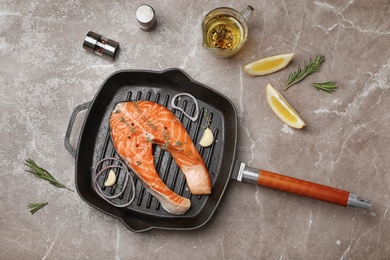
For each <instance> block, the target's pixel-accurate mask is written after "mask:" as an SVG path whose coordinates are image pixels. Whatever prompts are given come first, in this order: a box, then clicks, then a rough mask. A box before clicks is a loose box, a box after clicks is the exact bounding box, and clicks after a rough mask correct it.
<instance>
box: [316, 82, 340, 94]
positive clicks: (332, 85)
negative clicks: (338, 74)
mask: <svg viewBox="0 0 390 260" xmlns="http://www.w3.org/2000/svg"><path fill="white" fill-rule="evenodd" d="M311 85H312V86H313V87H315V88H316V89H318V90H322V91H325V92H328V93H333V92H335V91H336V89H337V88H338V86H337V83H336V82H333V81H328V82H323V83H311Z"/></svg>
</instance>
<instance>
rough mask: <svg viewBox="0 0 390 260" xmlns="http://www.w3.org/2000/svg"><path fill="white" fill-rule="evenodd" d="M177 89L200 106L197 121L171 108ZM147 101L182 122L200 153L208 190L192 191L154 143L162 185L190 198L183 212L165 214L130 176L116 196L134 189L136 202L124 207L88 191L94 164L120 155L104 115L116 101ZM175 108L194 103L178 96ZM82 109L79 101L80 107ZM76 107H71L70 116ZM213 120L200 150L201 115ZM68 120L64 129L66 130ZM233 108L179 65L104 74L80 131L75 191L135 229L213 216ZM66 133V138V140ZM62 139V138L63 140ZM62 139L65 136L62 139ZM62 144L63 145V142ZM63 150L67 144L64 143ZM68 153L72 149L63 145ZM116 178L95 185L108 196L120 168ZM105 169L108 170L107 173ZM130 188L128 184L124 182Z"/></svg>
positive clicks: (224, 175) (226, 175)
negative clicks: (207, 140) (208, 180)
mask: <svg viewBox="0 0 390 260" xmlns="http://www.w3.org/2000/svg"><path fill="white" fill-rule="evenodd" d="M179 93H189V94H191V95H193V96H194V97H195V98H196V100H197V102H198V105H199V117H198V120H197V121H195V122H193V121H191V120H190V119H188V118H187V117H186V116H185V115H184V113H182V112H181V111H178V110H176V109H172V107H171V99H172V98H173V96H175V95H176V94H179ZM138 100H149V101H153V102H156V103H159V104H162V105H164V106H166V107H167V108H168V109H170V110H171V111H172V112H173V113H174V114H175V115H176V117H177V118H178V119H179V120H180V121H181V122H182V124H183V125H184V127H185V128H186V130H187V132H188V133H189V135H190V136H191V138H192V140H193V142H194V144H195V145H196V146H197V148H198V151H199V153H200V154H201V156H202V157H203V160H204V162H205V164H206V167H207V168H208V170H209V174H210V178H211V183H212V194H211V195H207V196H205V195H203V196H195V195H192V194H191V193H190V192H189V190H188V187H187V185H186V181H185V178H184V175H183V174H182V172H181V170H180V169H179V167H178V166H177V164H176V162H175V161H174V160H173V158H172V156H171V155H170V153H169V152H167V151H165V150H163V149H161V148H160V147H159V146H156V145H155V146H153V148H154V149H153V150H154V163H155V166H156V169H157V172H158V173H159V175H160V177H161V179H162V180H163V181H164V182H165V183H166V184H167V186H168V187H169V188H170V189H172V190H173V191H175V192H176V193H178V194H180V195H181V196H184V197H187V198H189V199H190V200H191V208H190V209H189V210H188V212H187V213H186V214H184V215H180V216H178V215H173V214H170V213H168V212H166V211H165V210H164V209H163V208H162V207H161V205H160V203H159V202H158V200H157V199H155V198H154V197H153V196H152V195H151V194H150V193H149V192H147V191H146V190H145V189H144V187H143V186H142V183H141V182H140V181H139V180H138V179H137V178H134V180H135V191H133V190H132V189H130V188H128V189H126V192H125V193H124V194H123V195H122V196H121V197H119V198H117V199H116V200H115V202H116V203H119V204H124V203H126V202H128V201H129V199H130V198H131V196H132V195H133V194H132V193H133V192H135V200H134V201H133V203H132V204H131V205H130V206H128V207H126V208H118V207H114V206H112V205H110V204H109V203H107V202H105V201H104V200H103V199H101V198H100V197H99V196H98V195H97V194H96V192H95V191H94V189H93V185H94V184H93V177H94V176H93V172H94V171H95V170H96V169H95V165H96V164H97V163H98V162H99V161H100V160H102V159H104V158H109V157H115V158H118V159H119V156H118V155H117V154H116V152H115V149H114V148H113V144H112V141H111V137H110V129H109V117H110V114H111V112H112V110H113V108H114V107H115V105H116V104H117V103H118V102H122V101H138ZM176 106H178V107H180V108H182V109H183V110H184V111H185V112H186V113H187V114H189V115H194V113H195V105H194V102H193V101H192V99H191V98H189V97H187V96H180V97H179V98H177V99H176ZM85 107H87V106H86V105H84V108H85ZM78 112H79V111H77V109H75V111H74V115H72V118H71V121H72V119H73V120H74V117H75V114H77V113H78ZM207 115H208V116H209V118H210V119H211V120H212V123H211V129H212V131H213V133H214V137H215V142H214V143H213V144H212V146H211V147H207V148H203V147H201V146H200V145H199V144H198V142H199V140H200V138H201V137H202V134H203V131H204V127H205V126H206V125H207V119H206V116H207ZM72 124H73V123H72V122H70V124H69V127H68V132H70V131H71V128H72V127H73V126H72ZM236 124H237V122H236V111H235V109H234V106H233V105H232V104H231V102H230V101H229V100H228V99H227V98H225V97H224V96H222V95H221V94H219V93H217V92H215V91H214V90H212V89H210V88H208V87H207V86H205V85H202V84H200V83H198V82H195V81H193V80H192V79H190V77H189V76H187V75H186V74H185V73H184V72H183V71H181V70H178V69H171V70H166V71H163V72H152V71H135V70H126V71H119V72H116V73H114V74H112V75H111V76H109V77H108V78H107V79H106V81H105V82H104V83H103V84H102V86H101V87H100V90H99V91H98V92H97V94H96V96H95V98H94V100H93V101H92V102H91V103H90V105H89V108H88V111H87V114H86V116H85V119H84V123H83V126H82V129H81V132H80V136H79V142H78V145H77V149H76V152H75V154H74V156H75V159H76V166H75V171H76V189H77V191H78V193H79V195H80V196H81V198H82V199H83V200H85V201H86V202H87V203H88V204H90V205H91V206H93V207H95V208H97V209H99V210H101V211H103V212H105V213H107V214H109V215H111V216H114V217H116V218H118V219H120V220H121V221H122V222H123V223H124V224H125V225H126V226H127V227H128V228H129V229H130V230H132V231H135V232H140V231H145V230H148V229H151V228H159V229H181V230H182V229H194V228H197V227H200V226H202V225H203V224H205V223H206V222H207V221H208V220H209V219H210V217H211V216H212V214H213V212H214V211H215V208H216V207H217V205H218V203H219V201H220V199H221V197H222V195H223V192H224V190H225V188H226V186H227V183H228V181H229V179H230V173H231V170H232V169H231V167H232V162H233V161H234V156H235V143H236V128H237V126H236ZM69 135H70V134H69V133H67V138H69ZM67 138H66V139H67ZM65 141H66V142H67V140H65ZM66 146H67V145H66ZM67 148H68V146H67ZM68 150H69V152H71V153H72V151H71V150H72V149H71V148H70V149H68ZM109 164H114V165H118V163H117V162H115V161H106V162H104V163H103V164H101V165H100V167H98V169H97V170H98V171H99V170H100V169H101V168H102V167H104V166H106V165H109ZM114 171H115V172H116V174H117V176H118V182H117V185H115V186H113V187H108V188H105V187H104V185H103V183H104V181H105V178H106V174H105V173H104V174H102V175H101V176H100V178H99V179H98V183H99V185H100V187H101V188H102V190H103V191H104V193H106V194H107V195H112V194H114V193H115V189H120V188H121V187H122V186H123V180H124V172H123V171H122V170H118V169H114ZM107 172H108V171H107ZM129 186H130V185H129Z"/></svg>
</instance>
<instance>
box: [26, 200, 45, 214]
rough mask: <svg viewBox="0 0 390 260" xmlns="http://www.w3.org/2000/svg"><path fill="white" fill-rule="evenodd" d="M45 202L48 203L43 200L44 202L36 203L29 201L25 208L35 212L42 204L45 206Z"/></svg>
mask: <svg viewBox="0 0 390 260" xmlns="http://www.w3.org/2000/svg"><path fill="white" fill-rule="evenodd" d="M47 204H49V203H48V202H46V201H44V202H38V203H29V204H28V205H27V208H28V210H30V213H31V214H34V213H35V212H37V211H38V210H40V209H41V208H43V207H44V206H46V205H47Z"/></svg>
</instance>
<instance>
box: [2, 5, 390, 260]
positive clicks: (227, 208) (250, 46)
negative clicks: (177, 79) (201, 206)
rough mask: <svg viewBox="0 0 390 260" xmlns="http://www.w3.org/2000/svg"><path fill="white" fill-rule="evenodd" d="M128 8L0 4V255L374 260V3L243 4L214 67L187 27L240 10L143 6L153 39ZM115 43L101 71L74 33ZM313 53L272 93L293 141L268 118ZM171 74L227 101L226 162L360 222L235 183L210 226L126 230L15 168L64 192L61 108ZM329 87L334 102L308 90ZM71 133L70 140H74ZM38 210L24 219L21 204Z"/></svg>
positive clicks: (389, 99) (385, 44)
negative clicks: (355, 203) (231, 116)
mask: <svg viewBox="0 0 390 260" xmlns="http://www.w3.org/2000/svg"><path fill="white" fill-rule="evenodd" d="M140 3H141V2H139V1H106V0H102V1H81V0H65V1H60V0H53V1H43V0H33V1H29V2H26V1H11V0H3V1H1V2H0V24H1V26H0V55H1V59H0V88H1V92H0V109H1V111H2V113H1V125H0V133H1V137H2V141H1V151H0V160H1V165H0V167H1V168H0V169H1V173H0V177H1V182H0V196H1V198H2V202H1V204H0V209H1V212H2V213H1V217H0V220H1V221H0V233H1V235H0V258H1V259H130V258H131V259H168V258H170V259H211V258H215V259H389V256H390V245H389V241H390V232H389V230H390V213H389V212H388V210H389V207H390V197H389V193H390V176H389V172H388V171H389V170H388V169H389V168H390V160H389V159H388V157H389V151H390V150H389V147H390V135H389V132H388V129H389V128H390V119H389V115H388V113H387V109H389V108H390V91H389V86H390V83H389V78H390V56H389V42H390V22H389V17H390V5H389V2H388V1H387V0H376V1H362V0H355V1H353V0H351V1H333V0H329V1H314V2H312V1H252V2H251V3H249V2H248V4H251V5H253V7H254V8H255V12H254V15H253V17H252V18H251V20H250V25H249V38H248V41H247V43H246V45H245V47H244V48H243V49H242V50H241V51H240V52H239V53H238V54H237V55H236V56H234V57H232V58H230V59H217V58H214V57H212V56H211V55H210V54H209V53H208V52H207V51H205V50H204V49H203V48H202V47H201V33H200V21H201V19H202V16H203V15H204V14H205V13H207V12H208V11H209V10H211V9H213V8H215V7H218V6H230V7H233V8H237V9H243V8H244V7H245V5H246V4H247V3H244V2H242V1H236V2H234V1H230V2H227V3H226V2H223V1H205V0H202V1H193V2H189V1H151V2H149V3H150V4H152V5H153V6H154V8H155V10H156V13H157V18H158V26H157V28H156V29H155V30H154V31H152V32H149V33H146V32H144V31H141V30H140V29H139V28H138V26H137V24H136V22H135V10H136V8H137V6H138V5H139V4H140ZM90 30H92V31H95V32H97V33H101V34H103V35H105V36H107V37H109V38H111V39H114V40H117V41H118V42H120V44H121V47H122V49H121V52H120V53H119V56H118V59H117V61H115V62H109V61H106V60H104V59H102V58H99V57H97V56H95V55H92V54H90V53H87V52H86V51H85V50H84V49H83V48H82V47H81V46H82V42H83V39H84V37H85V35H86V33H87V32H88V31H90ZM289 52H295V53H296V56H295V57H294V59H293V61H292V63H291V64H290V65H289V66H288V67H287V68H286V69H284V70H282V71H280V72H278V73H275V74H272V75H269V76H265V77H257V78H254V77H250V76H248V75H246V74H245V73H244V72H243V66H244V65H245V64H247V63H249V62H252V61H254V60H257V59H259V58H261V57H267V56H273V55H276V54H281V53H289ZM316 53H322V54H324V55H325V57H326V61H325V63H324V64H323V66H322V68H321V71H320V72H319V73H317V74H314V75H313V76H311V77H310V78H308V79H306V80H305V81H303V82H301V83H300V84H299V85H295V86H293V87H291V88H290V89H289V90H287V91H284V92H282V94H283V95H284V96H285V98H286V99H287V100H288V101H289V102H290V103H291V105H292V106H294V107H295V108H296V110H297V111H298V112H299V114H300V115H301V117H302V118H303V119H304V120H305V122H306V124H307V127H306V128H305V129H303V130H293V129H290V128H289V127H287V126H286V125H284V124H283V123H281V121H279V119H277V118H276V116H275V115H274V114H273V112H272V111H271V110H270V108H269V107H268V105H267V103H266V100H265V86H266V84H267V83H271V84H272V85H273V86H274V87H275V88H276V89H279V90H281V89H282V88H283V85H284V84H285V82H286V80H287V77H288V75H289V73H291V72H293V71H295V70H296V68H297V67H298V65H299V64H302V63H304V62H306V61H308V60H309V59H310V58H313V57H314V56H315V54H316ZM172 67H178V68H181V69H183V70H185V71H186V72H187V73H188V74H189V75H190V76H191V77H192V78H193V79H195V80H197V81H199V82H202V83H204V84H206V85H208V86H210V87H211V88H214V89H216V90H218V91H220V92H222V93H223V94H225V95H226V96H228V97H229V98H230V99H231V100H232V102H233V103H234V104H235V106H236V108H237V111H238V115H239V133H238V136H239V138H238V153H237V157H238V159H240V160H242V161H243V162H246V163H247V164H248V165H250V166H252V167H256V168H262V169H266V170H270V171H275V172H279V173H283V174H286V175H290V176H294V177H297V178H301V179H306V180H309V181H313V182H318V183H322V184H325V185H329V186H334V187H339V188H342V189H346V190H349V191H352V192H355V193H357V194H359V195H361V196H364V197H368V198H370V199H371V201H372V204H373V207H372V211H371V212H369V211H364V210H359V209H351V208H348V209H345V208H342V207H338V206H334V205H330V204H326V203H322V202H318V201H314V200H310V199H305V198H301V197H297V196H293V195H290V194H286V193H283V192H279V191H273V190H270V189H266V188H259V187H256V186H254V185H251V184H243V183H235V182H232V183H231V185H229V187H228V190H227V192H226V193H225V195H224V198H223V200H222V203H221V204H220V206H219V207H218V209H217V211H216V212H215V214H214V215H213V218H212V219H211V220H210V222H208V223H207V224H206V225H205V226H203V227H202V228H199V229H196V230H192V231H180V232H178V231H164V230H152V231H149V232H145V233H141V234H138V233H133V232H131V231H129V230H128V229H127V228H126V227H125V226H124V225H122V223H121V222H120V221H118V220H116V219H114V218H112V217H110V216H107V215H105V214H103V213H101V212H99V211H97V210H95V209H93V208H92V207H90V206H88V205H87V204H86V203H85V202H84V201H82V199H81V198H80V197H79V196H78V194H77V193H76V192H69V191H66V190H61V189H56V188H54V187H52V186H50V185H49V184H47V183H45V182H43V181H41V180H38V179H36V178H34V177H33V176H31V175H29V174H27V173H25V172H24V169H25V167H24V165H23V163H24V161H25V160H26V159H27V158H32V159H34V160H35V161H36V162H37V163H38V164H40V165H41V166H43V167H44V168H46V169H47V170H49V171H50V172H52V173H53V175H55V176H56V177H57V178H58V179H60V180H61V181H63V182H64V183H65V184H66V185H68V186H71V187H74V171H75V168H74V165H75V163H74V159H73V158H72V157H71V156H70V155H69V153H68V152H67V151H66V150H65V148H64V145H63V140H64V136H65V131H66V127H67V124H68V120H69V117H70V114H71V112H72V111H73V109H74V108H75V107H76V106H77V105H79V104H81V103H84V102H86V101H90V100H91V99H92V98H93V97H94V95H95V93H96V91H97V90H98V88H99V86H100V84H101V83H102V82H103V81H104V79H105V78H106V77H108V76H109V75H110V74H111V73H113V72H115V71H117V70H121V69H148V70H164V69H168V68H172ZM328 80H333V81H337V82H338V84H339V90H337V92H336V93H334V94H327V93H321V92H318V91H316V90H315V89H313V88H312V87H310V85H309V84H310V83H311V82H318V81H320V82H321V81H328ZM81 121H82V119H80V122H79V123H78V124H76V126H75V128H76V130H75V132H76V133H74V134H73V140H74V141H73V142H74V143H76V140H77V129H80V128H81ZM42 200H47V201H48V202H49V205H48V206H46V207H45V208H43V209H41V210H40V211H38V212H37V213H36V214H34V215H30V213H29V212H28V210H27V208H26V206H27V204H28V203H29V202H35V201H42Z"/></svg>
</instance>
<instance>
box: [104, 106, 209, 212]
mask: <svg viewBox="0 0 390 260" xmlns="http://www.w3.org/2000/svg"><path fill="white" fill-rule="evenodd" d="M110 130H111V139H112V141H113V144H114V148H115V150H116V152H117V153H118V154H119V156H120V157H121V158H122V159H123V160H124V161H125V162H126V164H127V165H128V166H129V167H130V168H131V169H132V170H133V172H134V173H135V174H136V175H137V177H138V178H139V179H140V180H141V181H142V183H143V185H144V187H145V188H146V189H147V190H148V191H149V192H150V193H151V194H152V195H153V196H154V197H156V198H157V199H158V200H159V201H160V203H161V206H162V207H163V208H164V209H165V210H166V211H168V212H169V213H172V214H178V215H180V214H184V213H186V212H187V210H188V209H189V208H190V206H191V202H190V200H189V199H188V198H185V197H182V196H180V195H178V194H176V193H175V192H173V191H172V190H171V189H169V188H168V187H167V186H166V185H165V183H164V182H163V181H162V179H161V178H160V176H159V174H158V172H157V171H156V167H155V165H154V155H153V151H152V145H153V144H157V145H159V146H160V147H161V148H162V149H164V150H167V151H168V152H170V154H171V155H172V157H173V159H174V160H175V161H176V163H177V165H178V166H179V167H180V169H181V171H182V172H183V174H184V176H185V178H186V182H187V186H188V188H189V190H190V192H191V193H192V194H195V195H201V194H210V193H211V181H210V176H209V173H208V170H207V168H206V166H205V164H204V162H203V159H202V157H201V156H200V154H199V152H198V150H197V149H196V146H195V145H194V143H193V142H192V140H191V137H190V136H189V135H188V133H187V131H186V130H185V128H184V127H183V125H182V123H181V122H180V120H179V119H177V118H176V116H175V115H174V114H173V113H172V112H171V111H170V110H168V109H167V108H166V107H164V106H162V105H160V104H158V103H155V102H151V101H129V102H121V103H118V104H117V105H116V106H115V108H114V109H113V111H112V113H111V116H110Z"/></svg>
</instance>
